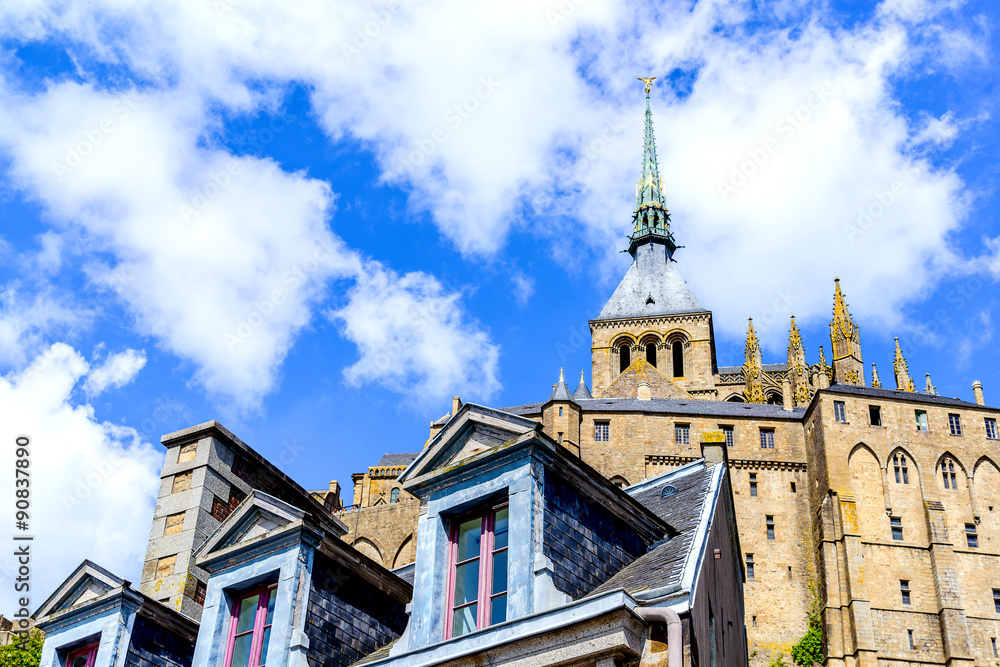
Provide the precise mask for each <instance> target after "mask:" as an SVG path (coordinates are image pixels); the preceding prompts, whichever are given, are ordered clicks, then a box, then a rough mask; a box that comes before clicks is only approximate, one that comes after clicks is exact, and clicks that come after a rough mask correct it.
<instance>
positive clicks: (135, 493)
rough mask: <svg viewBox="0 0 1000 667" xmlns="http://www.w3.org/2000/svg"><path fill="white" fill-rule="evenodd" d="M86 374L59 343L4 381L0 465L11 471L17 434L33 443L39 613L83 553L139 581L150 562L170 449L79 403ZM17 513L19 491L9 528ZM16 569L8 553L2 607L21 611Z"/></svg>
mask: <svg viewBox="0 0 1000 667" xmlns="http://www.w3.org/2000/svg"><path fill="white" fill-rule="evenodd" d="M88 373H89V368H88V365H87V363H86V362H85V361H84V359H83V357H82V356H81V355H80V354H79V353H78V352H76V351H75V350H74V349H73V348H71V347H69V346H68V345H65V344H63V343H57V344H55V345H52V346H51V347H50V348H48V350H47V351H46V352H44V353H43V354H40V355H39V356H38V357H36V358H35V359H34V361H32V362H31V364H30V365H29V366H28V367H27V368H25V370H23V371H22V372H21V373H18V374H14V375H11V376H9V377H6V378H0V442H2V443H3V447H0V450H2V457H0V464H2V465H3V466H4V467H5V468H6V469H7V470H10V471H13V470H14V469H15V468H14V465H15V458H16V457H15V454H16V447H15V442H16V440H15V439H16V438H17V437H18V436H27V437H29V438H30V439H31V444H30V447H29V448H28V450H29V453H30V454H29V457H28V458H29V460H30V467H29V468H28V469H27V470H28V473H29V475H30V477H28V479H29V481H30V486H29V487H28V488H29V489H30V494H31V495H30V503H31V506H30V508H29V509H28V514H29V519H28V521H29V530H28V531H26V534H30V535H33V536H34V538H35V539H34V542H32V552H33V560H32V581H31V583H32V589H31V591H30V594H31V603H32V610H34V609H35V608H36V607H37V606H38V605H39V604H41V602H42V601H43V600H44V598H45V596H46V595H48V594H49V593H50V592H51V591H52V590H53V589H54V588H55V587H56V586H57V585H58V584H59V583H61V582H62V580H63V579H64V578H65V577H67V576H68V575H69V574H70V573H71V572H72V570H73V569H74V568H75V567H76V566H77V565H79V564H80V562H81V561H82V560H83V559H84V558H85V557H86V558H90V559H92V560H94V561H95V562H98V563H100V564H101V565H103V566H104V567H107V568H109V569H110V570H111V571H113V572H115V573H117V574H119V575H121V576H124V577H126V578H129V579H131V580H132V581H138V580H139V574H140V570H141V567H142V562H143V560H144V554H145V551H146V536H147V535H148V533H149V525H150V521H151V520H152V515H153V507H154V505H155V503H156V493H157V489H158V488H159V470H160V467H161V465H162V458H163V455H162V453H160V452H158V451H156V449H154V447H153V446H152V445H150V444H149V443H148V442H145V441H143V440H142V438H141V437H140V435H139V434H138V433H137V432H136V431H134V430H133V429H130V428H125V427H122V426H118V425H115V424H110V423H108V422H102V421H100V420H99V419H98V418H97V417H96V415H95V414H94V409H93V408H92V407H91V406H90V405H87V404H80V403H77V402H76V401H74V399H73V398H72V394H73V390H74V388H75V387H77V386H78V385H79V384H80V383H81V381H83V382H86V381H87V380H88V379H89V376H88ZM13 484H14V482H13V478H11V486H10V489H14V485H13ZM14 510H15V507H14V503H13V496H12V499H11V502H7V503H4V504H3V505H2V507H0V521H3V523H4V525H7V526H10V527H11V529H13V527H14V522H15V516H14ZM98 538H99V539H98ZM84 546H85V547H86V549H82V547H84ZM85 552H86V553H85ZM16 567H17V564H16V563H15V562H14V559H13V558H12V556H11V555H10V554H9V553H5V554H4V555H3V556H0V607H2V608H3V609H13V608H14V595H15V593H14V586H13V580H12V577H13V576H14V575H15V574H16Z"/></svg>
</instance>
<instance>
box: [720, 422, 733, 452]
mask: <svg viewBox="0 0 1000 667" xmlns="http://www.w3.org/2000/svg"><path fill="white" fill-rule="evenodd" d="M722 435H723V436H725V438H726V447H732V446H733V444H735V442H736V439H735V437H734V434H733V427H732V426H723V427H722Z"/></svg>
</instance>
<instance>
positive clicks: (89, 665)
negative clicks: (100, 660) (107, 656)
mask: <svg viewBox="0 0 1000 667" xmlns="http://www.w3.org/2000/svg"><path fill="white" fill-rule="evenodd" d="M98 646H99V644H91V645H90V646H84V647H83V648H81V649H77V650H75V651H73V652H72V653H70V654H69V655H68V656H66V667H94V659H95V658H97V647H98Z"/></svg>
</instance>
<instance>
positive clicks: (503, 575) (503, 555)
mask: <svg viewBox="0 0 1000 667" xmlns="http://www.w3.org/2000/svg"><path fill="white" fill-rule="evenodd" d="M505 590H507V552H506V551H501V552H500V553H498V554H494V555H493V588H492V589H490V593H491V594H492V595H496V594H497V593H502V592H504V591H505Z"/></svg>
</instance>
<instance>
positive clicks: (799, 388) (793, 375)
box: [788, 315, 809, 406]
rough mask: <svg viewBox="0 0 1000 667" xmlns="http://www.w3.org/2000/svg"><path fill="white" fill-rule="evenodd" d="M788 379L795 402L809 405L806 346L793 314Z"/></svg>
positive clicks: (789, 340)
mask: <svg viewBox="0 0 1000 667" xmlns="http://www.w3.org/2000/svg"><path fill="white" fill-rule="evenodd" d="M788 380H789V384H790V385H791V390H792V402H793V404H794V405H797V406H803V405H809V367H808V366H807V365H806V348H805V347H804V346H803V345H802V336H801V334H799V328H798V327H797V326H795V316H794V315H792V327H791V329H790V330H789V332H788Z"/></svg>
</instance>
